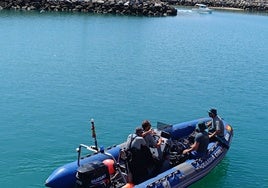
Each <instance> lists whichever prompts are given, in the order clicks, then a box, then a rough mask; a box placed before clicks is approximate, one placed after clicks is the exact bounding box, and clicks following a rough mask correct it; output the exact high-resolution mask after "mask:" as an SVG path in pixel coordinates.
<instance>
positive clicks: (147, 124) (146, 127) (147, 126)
mask: <svg viewBox="0 0 268 188" xmlns="http://www.w3.org/2000/svg"><path fill="white" fill-rule="evenodd" d="M141 126H142V128H143V130H144V131H148V130H149V129H150V128H151V123H150V121H148V120H144V121H143V122H142V124H141Z"/></svg>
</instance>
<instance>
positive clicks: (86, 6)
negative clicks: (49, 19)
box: [0, 0, 177, 16]
mask: <svg viewBox="0 0 268 188" xmlns="http://www.w3.org/2000/svg"><path fill="white" fill-rule="evenodd" d="M0 9H9V10H38V11H40V12H45V11H62V12H63V11H73V12H75V11H77V12H89V13H100V14H119V15H133V16H176V15H177V9H176V8H174V7H173V6H171V5H169V4H168V2H161V1H160V0H152V1H151V0H150V1H143V0H130V1H127V0H15V1H14V0H2V1H0Z"/></svg>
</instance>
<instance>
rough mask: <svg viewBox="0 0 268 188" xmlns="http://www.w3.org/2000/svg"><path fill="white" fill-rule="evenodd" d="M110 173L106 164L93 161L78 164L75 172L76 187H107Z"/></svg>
mask: <svg viewBox="0 0 268 188" xmlns="http://www.w3.org/2000/svg"><path fill="white" fill-rule="evenodd" d="M110 183H111V181H110V175H109V170H108V168H107V166H106V165H104V164H103V163H102V162H98V161H97V162H93V163H90V164H85V165H82V166H80V167H79V168H78V169H77V172H76V188H107V187H109V186H110Z"/></svg>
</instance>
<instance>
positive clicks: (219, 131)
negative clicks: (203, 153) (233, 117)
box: [207, 108, 224, 141]
mask: <svg viewBox="0 0 268 188" xmlns="http://www.w3.org/2000/svg"><path fill="white" fill-rule="evenodd" d="M208 115H209V117H211V118H212V121H211V122H209V123H208V124H207V126H208V132H209V140H210V141H218V139H224V124H223V121H222V119H221V118H220V117H219V116H218V115H217V109H215V108H212V109H210V110H209V111H208Z"/></svg>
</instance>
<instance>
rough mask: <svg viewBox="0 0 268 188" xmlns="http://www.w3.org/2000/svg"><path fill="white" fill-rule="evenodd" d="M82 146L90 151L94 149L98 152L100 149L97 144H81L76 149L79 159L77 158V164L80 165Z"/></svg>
mask: <svg viewBox="0 0 268 188" xmlns="http://www.w3.org/2000/svg"><path fill="white" fill-rule="evenodd" d="M82 148H85V149H87V150H89V151H92V152H94V153H98V152H99V149H98V148H96V147H95V146H87V145H85V144H80V145H79V147H78V148H76V151H77V153H78V159H77V165H78V166H80V159H81V152H82Z"/></svg>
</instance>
